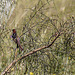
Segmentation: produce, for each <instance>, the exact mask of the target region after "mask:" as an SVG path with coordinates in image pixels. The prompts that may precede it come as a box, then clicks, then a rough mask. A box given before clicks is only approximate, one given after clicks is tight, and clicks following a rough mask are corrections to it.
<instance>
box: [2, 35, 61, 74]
mask: <svg viewBox="0 0 75 75" xmlns="http://www.w3.org/2000/svg"><path fill="white" fill-rule="evenodd" d="M59 36H60V34H58V35H57V36H56V38H55V39H54V40H53V41H52V42H51V44H49V45H47V46H43V47H40V48H38V49H35V50H33V51H31V52H29V53H28V54H25V55H24V56H21V57H20V58H18V59H15V60H14V61H13V62H12V63H11V64H10V65H9V66H7V68H6V69H5V70H4V71H3V72H2V73H1V75H5V74H6V73H7V72H8V70H9V69H10V68H11V67H12V66H13V65H15V64H16V63H17V62H18V61H19V60H22V59H24V58H25V57H27V56H29V55H32V54H34V53H36V52H37V51H41V50H42V49H46V48H48V47H50V46H52V45H53V43H54V42H55V41H56V39H57V38H58V37H59Z"/></svg>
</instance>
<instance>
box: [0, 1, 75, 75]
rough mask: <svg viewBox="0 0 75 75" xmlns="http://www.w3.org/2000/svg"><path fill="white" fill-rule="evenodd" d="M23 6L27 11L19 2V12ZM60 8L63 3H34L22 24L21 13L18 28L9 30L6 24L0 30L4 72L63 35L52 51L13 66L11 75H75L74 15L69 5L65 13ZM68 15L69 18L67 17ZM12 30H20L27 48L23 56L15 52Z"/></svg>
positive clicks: (24, 46)
mask: <svg viewBox="0 0 75 75" xmlns="http://www.w3.org/2000/svg"><path fill="white" fill-rule="evenodd" d="M28 3H29V0H28ZM61 3H62V2H61ZM19 4H21V5H20V6H21V7H22V8H23V6H22V2H21V1H20V0H18V1H17V5H16V8H15V10H16V9H18V6H19ZM57 4H58V5H57ZM23 5H24V4H23ZM30 5H31V4H30ZM59 5H60V1H59V0H57V1H54V0H37V2H35V3H34V8H32V6H33V5H32V6H31V7H29V8H28V9H29V12H28V13H27V16H25V15H24V16H23V17H21V19H20V20H19V18H18V17H19V15H20V14H19V12H18V14H19V15H18V14H17V15H18V16H16V18H18V20H16V19H15V22H16V24H15V25H17V27H16V26H15V25H14V26H13V27H11V26H10V25H8V26H9V27H8V26H5V24H3V25H4V26H2V27H1V30H0V42H1V43H0V55H1V56H0V72H2V71H3V70H4V69H5V68H6V66H8V65H9V64H10V63H11V62H12V61H13V60H14V59H17V58H19V57H21V56H23V55H25V54H27V53H29V52H31V51H33V50H34V49H37V48H39V47H42V46H44V45H48V44H50V43H51V42H52V41H53V40H54V38H55V37H56V36H57V35H58V34H59V33H61V34H62V35H61V36H60V37H59V38H58V39H57V40H56V41H55V42H54V44H53V45H52V46H51V47H49V48H46V49H43V50H42V51H38V52H37V53H34V54H32V55H30V56H28V57H26V58H25V59H23V60H19V61H18V63H16V64H15V65H13V66H12V68H11V69H10V70H9V71H8V72H7V74H8V75H9V74H11V75H13V74H15V75H24V74H25V75H26V74H28V75H63V74H64V75H68V74H72V75H74V74H75V72H74V70H75V64H74V63H75V61H74V60H75V58H74V57H75V18H74V15H70V14H71V11H70V13H68V10H67V7H68V6H67V5H66V6H65V5H64V7H65V10H63V11H62V10H61V8H60V7H58V6H59ZM57 7H58V8H57ZM24 8H25V7H24ZM24 8H23V9H24ZM70 8H71V7H70ZM23 9H22V10H23ZM17 11H18V10H16V12H17ZM22 12H23V11H22ZM20 13H21V11H20ZM24 13H25V12H24ZM67 14H69V15H68V16H67ZM72 14H73V13H72ZM11 17H12V15H11ZM11 20H12V18H11ZM9 22H10V21H8V22H7V24H9ZM12 24H13V23H12ZM12 28H16V30H17V33H18V35H19V37H20V42H21V45H22V47H23V48H24V51H23V52H21V53H20V54H19V49H16V50H15V48H16V45H15V43H14V42H12V41H11V38H10V36H11V30H12Z"/></svg>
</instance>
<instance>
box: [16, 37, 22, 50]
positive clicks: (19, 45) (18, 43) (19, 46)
mask: <svg viewBox="0 0 75 75" xmlns="http://www.w3.org/2000/svg"><path fill="white" fill-rule="evenodd" d="M17 47H18V48H20V49H21V51H23V48H22V46H21V44H20V41H19V38H17Z"/></svg>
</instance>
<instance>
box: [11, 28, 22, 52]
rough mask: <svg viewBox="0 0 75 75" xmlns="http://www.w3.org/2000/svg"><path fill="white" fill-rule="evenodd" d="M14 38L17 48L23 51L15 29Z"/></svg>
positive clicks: (13, 31)
mask: <svg viewBox="0 0 75 75" xmlns="http://www.w3.org/2000/svg"><path fill="white" fill-rule="evenodd" d="M12 38H13V41H14V42H15V43H16V44H17V48H20V49H21V51H22V50H23V48H22V47H21V45H20V40H19V37H18V36H17V32H16V30H15V29H13V30H12Z"/></svg>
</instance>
